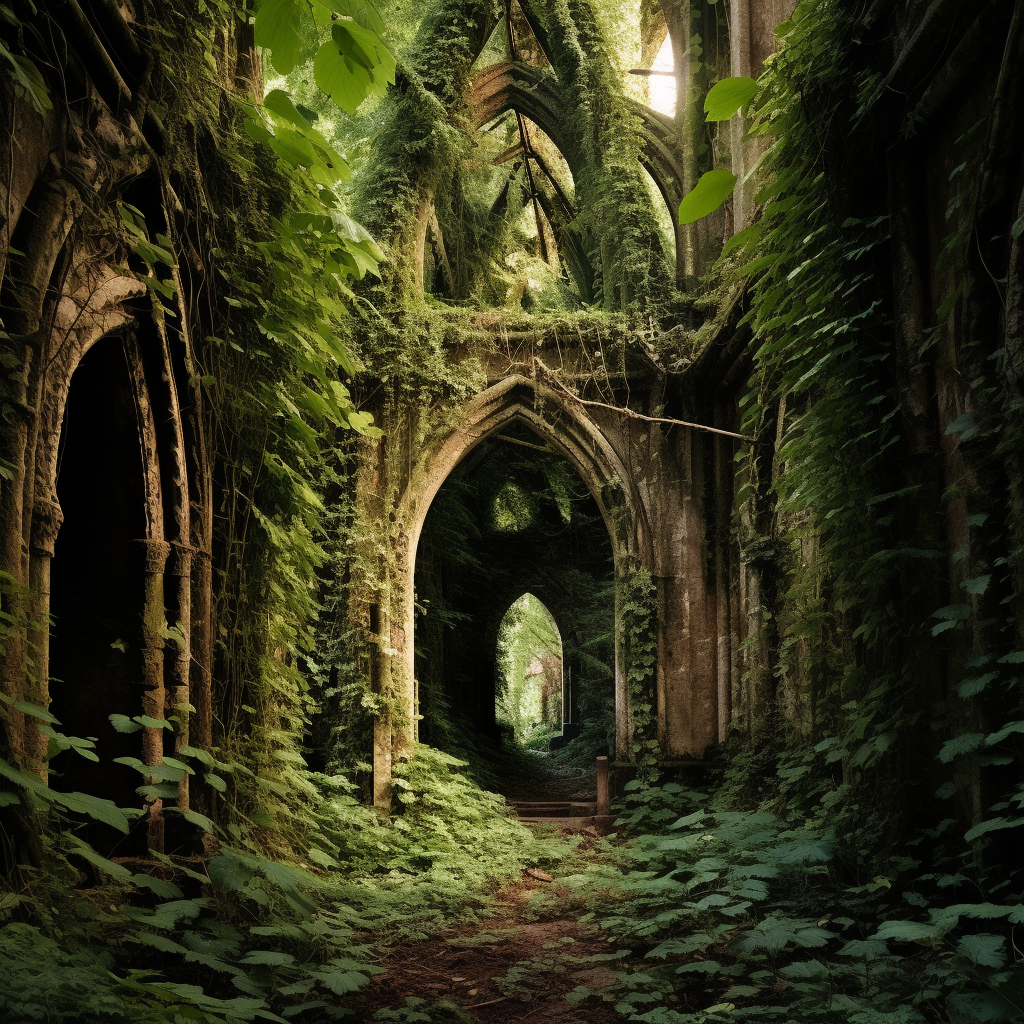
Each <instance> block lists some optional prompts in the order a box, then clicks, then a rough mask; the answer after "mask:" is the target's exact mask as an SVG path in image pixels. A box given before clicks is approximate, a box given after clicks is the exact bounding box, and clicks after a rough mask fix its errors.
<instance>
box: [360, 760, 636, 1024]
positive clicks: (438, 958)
mask: <svg viewBox="0 0 1024 1024" xmlns="http://www.w3.org/2000/svg"><path fill="white" fill-rule="evenodd" d="M530 760H533V759H530ZM506 783H507V785H506V786H503V787H502V788H503V789H505V790H506V794H505V795H506V796H507V797H509V798H513V799H526V798H528V799H530V800H536V801H543V800H551V801H554V800H576V801H588V800H590V801H592V800H593V799H594V794H593V775H592V773H589V774H588V773H583V772H581V771H580V770H579V769H559V768H558V767H557V766H555V765H553V764H551V762H549V761H548V760H547V758H546V757H544V756H543V755H541V756H538V757H537V758H536V772H534V771H532V770H530V769H529V767H527V769H526V770H525V771H520V772H517V773H516V776H515V777H514V778H511V779H507V780H506ZM584 821H585V819H579V820H574V819H565V818H559V819H552V820H551V821H550V822H539V823H535V824H529V825H527V827H529V828H531V829H534V830H535V831H537V832H539V833H540V834H541V835H551V834H552V833H558V834H560V835H563V836H566V837H571V836H574V835H575V836H578V837H579V840H580V842H579V846H578V847H577V849H576V851H575V853H574V855H573V857H572V862H573V866H572V871H573V873H575V872H576V871H578V870H579V868H580V865H581V863H584V862H587V861H592V860H593V859H594V858H596V857H598V856H600V854H599V852H598V847H599V836H598V833H597V831H596V830H595V829H594V828H593V827H592V826H590V825H587V824H583V822H584ZM587 916H588V915H587V907H586V905H585V904H584V902H583V900H582V899H581V896H580V894H579V893H578V892H577V891H575V890H573V889H572V888H570V887H569V886H563V885H560V884H559V880H558V878H557V875H556V876H552V875H550V874H548V873H547V872H545V871H540V870H537V869H529V870H527V871H525V872H524V873H523V876H522V878H521V879H520V880H517V881H515V882H513V883H511V884H508V885H505V886H504V887H502V888H501V889H500V890H499V891H498V892H497V893H496V894H495V895H494V897H493V901H492V903H491V905H490V908H489V914H488V916H487V917H486V918H485V919H484V920H482V921H476V922H474V923H472V924H469V925H462V926H457V927H454V928H452V929H450V930H448V931H445V932H442V933H440V934H438V935H436V936H432V937H430V938H428V939H425V940H422V941H418V942H411V943H406V944H403V945H398V946H394V947H391V948H390V949H388V950H387V952H386V954H385V956H384V959H383V961H382V962H381V964H380V966H381V967H382V968H383V972H382V973H381V974H379V975H377V976H375V977H374V979H373V981H372V982H371V984H370V985H369V986H368V988H367V989H365V990H364V991H363V992H362V993H361V994H360V996H359V997H358V999H357V1000H356V1001H355V1002H354V1003H353V1004H352V1008H353V1009H355V1010H356V1011H357V1012H359V1013H361V1014H364V1015H366V1017H367V1018H369V1017H371V1016H372V1015H373V1014H374V1013H375V1012H376V1011H379V1010H381V1009H384V1008H389V1009H391V1010H393V1011H397V1012H395V1015H394V1016H393V1017H391V1018H390V1019H393V1020H396V1021H405V1020H410V1021H411V1020H415V1019H416V1018H415V1017H414V1016H412V1015H411V1014H412V1012H415V1011H416V1009H417V1008H422V1009H423V1010H424V1011H426V1009H427V1007H428V1006H429V1007H430V1010H429V1012H430V1019H431V1020H439V1019H442V1018H441V1017H439V1016H438V1009H440V1007H439V1006H438V1004H442V1003H443V1004H449V1005H450V1006H451V1014H450V1020H451V1022H452V1024H456V1022H467V1021H472V1022H474V1024H513V1022H515V1024H518V1022H519V1021H529V1022H530V1024H575V1022H584V1021H585V1022H587V1024H606V1022H612V1021H617V1020H620V1019H621V1018H620V1017H619V1016H618V1014H616V1013H615V1011H614V1009H613V1007H612V1005H611V1003H609V1002H604V1001H602V1000H601V999H599V998H597V997H596V996H598V995H599V994H600V993H602V992H604V991H606V990H608V989H610V988H611V986H612V983H613V982H614V975H613V973H612V969H611V968H612V967H617V966H619V965H618V964H614V963H611V962H610V961H612V960H613V957H612V956H610V955H609V946H608V941H609V940H608V939H607V938H606V937H605V936H604V935H603V934H602V933H601V932H600V930H599V929H598V928H597V927H596V926H595V925H594V924H593V923H590V922H588V921H581V920H580V918H581V917H584V918H586V917H587ZM580 986H586V988H587V989H589V990H590V992H591V993H594V994H595V995H592V996H590V998H588V999H587V1000H586V1001H585V1002H582V1003H580V1004H579V1005H577V1004H576V1003H575V1002H574V1001H573V1000H572V999H571V998H567V996H571V995H572V994H573V993H574V990H576V989H577V988H578V987H580ZM420 1001H422V1002H420ZM456 1008H457V1009H456ZM376 1019H381V1018H379V1017H378V1018H376ZM384 1019H388V1018H384Z"/></svg>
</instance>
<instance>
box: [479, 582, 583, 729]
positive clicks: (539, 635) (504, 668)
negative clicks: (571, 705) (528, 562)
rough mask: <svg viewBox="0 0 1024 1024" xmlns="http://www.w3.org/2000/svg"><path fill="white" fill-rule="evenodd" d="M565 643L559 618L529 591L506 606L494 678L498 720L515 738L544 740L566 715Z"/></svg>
mask: <svg viewBox="0 0 1024 1024" xmlns="http://www.w3.org/2000/svg"><path fill="white" fill-rule="evenodd" d="M564 668H565V666H564V646H563V643H562V634H561V631H560V630H559V628H558V622H557V621H556V619H555V617H554V615H552V614H551V610H550V609H549V608H548V607H547V605H545V604H544V602H543V601H542V600H541V599H540V598H539V597H537V596H536V595H535V594H532V593H530V592H529V591H527V592H526V593H525V594H522V595H521V596H520V597H518V598H516V600H515V601H513V602H512V604H511V605H509V607H508V608H507V609H506V611H505V613H504V615H502V617H501V622H500V623H499V624H498V635H497V637H496V642H495V657H494V682H495V690H496V692H497V716H498V721H499V722H501V723H504V724H506V725H507V726H509V727H510V728H511V729H512V733H513V736H514V737H515V739H516V742H518V743H520V744H523V745H527V746H529V745H537V743H538V742H539V743H541V744H546V742H547V739H548V736H549V735H550V734H551V733H553V732H554V733H558V734H559V735H561V731H562V726H563V723H564V721H565V704H566V694H565V671H564Z"/></svg>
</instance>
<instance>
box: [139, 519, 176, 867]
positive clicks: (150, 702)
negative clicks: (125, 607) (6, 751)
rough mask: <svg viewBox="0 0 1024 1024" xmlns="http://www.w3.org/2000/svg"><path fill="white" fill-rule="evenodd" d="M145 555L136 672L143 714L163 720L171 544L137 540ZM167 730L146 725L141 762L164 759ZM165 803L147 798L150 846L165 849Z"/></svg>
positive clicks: (154, 763)
mask: <svg viewBox="0 0 1024 1024" xmlns="http://www.w3.org/2000/svg"><path fill="white" fill-rule="evenodd" d="M133 543H134V544H136V545H137V546H138V549H139V550H140V552H141V555H142V616H141V623H140V630H139V638H138V647H139V663H138V667H137V671H138V672H139V673H140V675H141V679H140V680H139V682H140V683H141V685H142V687H143V693H142V713H143V714H144V715H146V716H147V717H149V718H155V719H163V717H164V712H165V709H166V690H165V687H164V632H165V630H166V627H167V622H166V618H165V614H166V611H165V607H164V569H165V568H166V565H167V559H168V556H169V555H170V553H171V545H170V544H168V543H167V541H163V540H148V539H147V540H137V541H134V542H133ZM163 756H164V730H163V728H162V727H150V726H147V727H146V728H144V729H143V731H142V762H143V764H149V765H157V764H160V763H161V762H162V761H163ZM162 809H163V802H162V801H161V800H159V799H157V800H147V808H146V810H147V815H148V818H149V846H150V849H153V850H156V851H158V852H160V853H162V852H163V846H164V821H163V818H162V817H161V814H160V812H161V810H162Z"/></svg>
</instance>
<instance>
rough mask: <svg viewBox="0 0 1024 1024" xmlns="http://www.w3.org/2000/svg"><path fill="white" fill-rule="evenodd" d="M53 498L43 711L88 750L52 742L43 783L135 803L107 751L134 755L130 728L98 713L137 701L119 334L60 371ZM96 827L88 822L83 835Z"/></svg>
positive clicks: (134, 504) (126, 392) (137, 460)
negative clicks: (64, 394) (65, 385)
mask: <svg viewBox="0 0 1024 1024" xmlns="http://www.w3.org/2000/svg"><path fill="white" fill-rule="evenodd" d="M57 498H58V500H59V502H60V505H61V509H62V510H63V513H64V523H63V525H62V526H61V529H60V533H59V534H58V536H57V543H56V546H55V550H54V557H53V566H52V570H51V590H50V594H51V596H50V612H51V616H52V620H53V625H52V629H51V640H50V676H51V679H50V711H51V712H52V713H53V714H54V715H55V716H56V717H57V719H58V720H59V721H60V723H61V724H60V726H59V727H58V728H59V730H60V731H62V732H64V733H66V734H68V735H74V736H83V737H93V738H95V740H96V748H95V753H96V754H97V755H98V757H99V760H98V761H90V760H87V759H86V758H84V757H81V756H80V755H78V754H77V753H75V752H74V751H66V752H64V753H61V754H59V755H58V756H57V757H56V758H55V759H54V760H53V762H52V764H51V769H52V771H53V774H52V775H51V777H50V784H51V785H52V786H54V787H55V788H58V789H62V790H65V791H78V792H84V793H89V794H91V795H93V796H100V797H105V798H107V799H110V800H113V801H114V802H115V803H117V804H118V806H121V807H139V808H141V807H142V798H141V797H140V796H138V794H136V792H135V789H136V787H137V786H139V785H141V783H142V779H141V777H140V776H139V774H138V773H137V772H136V771H135V770H134V769H132V768H130V767H128V766H126V765H122V764H115V763H113V759H114V758H116V757H139V754H140V742H139V734H138V733H133V734H126V733H121V732H118V731H116V730H115V729H114V727H113V726H112V725H111V723H110V720H109V716H110V715H112V714H120V715H127V716H129V717H131V716H133V715H138V714H140V713H141V710H142V707H141V689H140V687H139V685H138V683H139V682H140V673H139V672H138V668H137V657H138V650H137V645H138V638H139V635H140V622H141V614H142V598H143V583H142V551H141V547H142V545H140V544H135V543H133V542H134V541H137V540H139V539H140V538H143V537H144V536H145V527H146V523H145V489H144V477H143V462H142V448H141V442H140V439H139V426H138V416H137V414H136V407H135V396H134V390H133V388H132V382H131V376H130V373H129V370H128V362H127V356H126V353H125V350H124V345H123V343H122V342H121V341H120V339H117V338H105V339H103V340H102V341H100V342H98V343H97V344H96V345H95V346H93V348H92V349H90V350H89V352H88V353H87V354H86V355H85V357H84V358H83V359H82V361H81V363H80V364H79V366H78V368H77V369H76V370H75V372H74V375H73V376H72V378H71V387H70V391H69V394H68V399H67V404H66V407H65V412H64V423H63V427H62V430H61V439H60V449H59V453H58V463H57ZM139 830H140V829H139V826H136V829H135V831H139ZM97 831H98V830H97V829H95V828H92V827H90V839H91V840H93V841H95V836H94V832H97ZM103 834H104V836H106V831H104V833H103ZM109 838H110V840H111V841H112V842H113V841H116V838H117V837H116V836H114V835H113V834H111V836H110V837H109ZM104 845H105V843H104Z"/></svg>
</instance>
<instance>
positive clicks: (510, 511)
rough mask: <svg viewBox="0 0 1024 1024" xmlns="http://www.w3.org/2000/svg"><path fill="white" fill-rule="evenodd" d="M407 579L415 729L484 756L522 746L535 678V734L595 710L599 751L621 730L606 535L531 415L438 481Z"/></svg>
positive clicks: (592, 505)
mask: <svg viewBox="0 0 1024 1024" xmlns="http://www.w3.org/2000/svg"><path fill="white" fill-rule="evenodd" d="M415 587H416V601H415V604H416V613H417V614H416V621H415V674H416V680H417V683H418V713H419V715H420V727H419V738H420V739H422V740H423V741H425V742H428V743H430V744H432V745H435V746H439V747H441V748H442V749H446V750H449V751H451V752H454V753H458V754H463V755H467V756H468V755H469V754H470V753H471V752H472V753H473V754H475V755H480V756H483V757H484V758H485V759H486V758H487V757H489V756H490V752H491V751H497V750H498V749H499V748H501V747H502V746H503V745H504V746H505V747H508V745H509V744H514V742H515V741H516V740H518V741H519V743H520V744H522V743H523V742H524V741H525V739H526V736H525V731H527V730H526V725H527V722H526V718H525V717H524V716H528V715H529V714H531V713H533V712H529V711H528V708H529V707H530V706H532V704H536V703H537V701H536V700H533V699H532V698H530V697H529V696H528V693H529V692H530V691H531V690H533V691H535V690H536V689H537V686H538V685H540V691H539V692H540V698H539V699H540V705H539V710H536V709H535V710H536V714H534V718H533V720H532V722H533V724H534V725H537V726H540V724H541V723H542V722H543V723H546V725H547V732H546V734H545V730H544V728H539V729H538V730H536V731H537V737H534V739H537V738H538V737H539V736H541V735H546V736H547V737H550V736H551V735H558V736H559V737H561V736H562V734H563V729H562V723H563V713H564V714H565V716H566V720H567V721H568V722H569V723H570V727H576V729H578V727H579V721H578V719H579V718H580V717H581V716H582V717H584V718H585V717H587V716H588V715H589V716H590V717H591V718H592V719H593V723H592V724H593V725H594V726H595V728H596V731H597V734H598V736H599V739H598V740H597V744H598V746H599V747H600V750H599V751H598V752H601V753H603V752H605V749H606V748H607V746H608V736H609V734H614V729H615V726H614V720H615V692H614V691H615V687H614V680H615V643H614V633H615V626H614V609H615V587H614V553H613V547H612V542H611V538H610V537H609V533H608V529H607V526H606V524H605V521H604V518H603V516H602V514H601V510H600V509H599V507H598V504H597V502H596V500H595V498H594V496H593V495H592V494H591V492H590V490H589V489H588V487H587V486H586V484H585V483H584V481H583V479H582V478H581V476H580V473H579V471H578V470H577V468H576V467H574V466H573V465H572V464H570V462H569V461H568V460H567V459H566V458H565V456H564V455H563V454H562V453H561V452H560V451H558V450H557V449H556V448H554V447H552V446H551V445H549V444H545V443H544V438H543V437H542V436H539V435H538V434H537V433H535V432H534V431H533V430H532V429H531V428H530V427H529V426H528V425H527V423H525V422H524V421H522V420H513V421H512V422H509V423H507V424H505V425H504V426H502V428H501V429H500V430H497V431H495V432H494V433H492V434H490V435H489V436H488V437H487V438H486V439H485V440H483V441H482V442H481V443H480V444H478V445H476V446H475V447H474V448H473V449H472V450H471V451H470V452H468V453H467V454H466V456H465V458H464V459H463V460H462V462H460V463H459V464H458V465H457V466H456V467H455V469H454V470H453V471H452V472H451V473H450V475H449V476H448V477H447V479H446V480H445V481H444V483H443V485H442V486H441V487H440V488H439V490H438V492H437V494H436V496H435V498H434V500H433V503H432V505H431V508H430V511H429V513H428V514H427V516H426V521H425V523H424V526H423V532H422V535H421V539H420V545H419V549H418V554H417V560H416V574H415ZM510 616H511V620H512V621H510ZM556 622H557V625H556V624H555V623H556ZM519 640H522V641H523V642H522V643H519V642H518V641H519ZM524 659H525V660H524ZM563 663H564V665H565V679H566V680H567V681H570V680H571V682H572V684H573V685H572V687H571V688H570V692H569V693H567V694H566V693H564V692H563ZM555 665H557V683H556V682H555V678H554V675H555V671H556V670H555ZM584 667H586V671H584ZM588 673H589V676H588ZM581 688H582V689H583V690H586V691H587V694H586V699H581V694H580V693H579V692H577V691H580V690H581ZM599 691H600V692H599ZM598 719H600V720H598ZM570 732H571V733H572V732H573V729H572V728H570Z"/></svg>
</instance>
